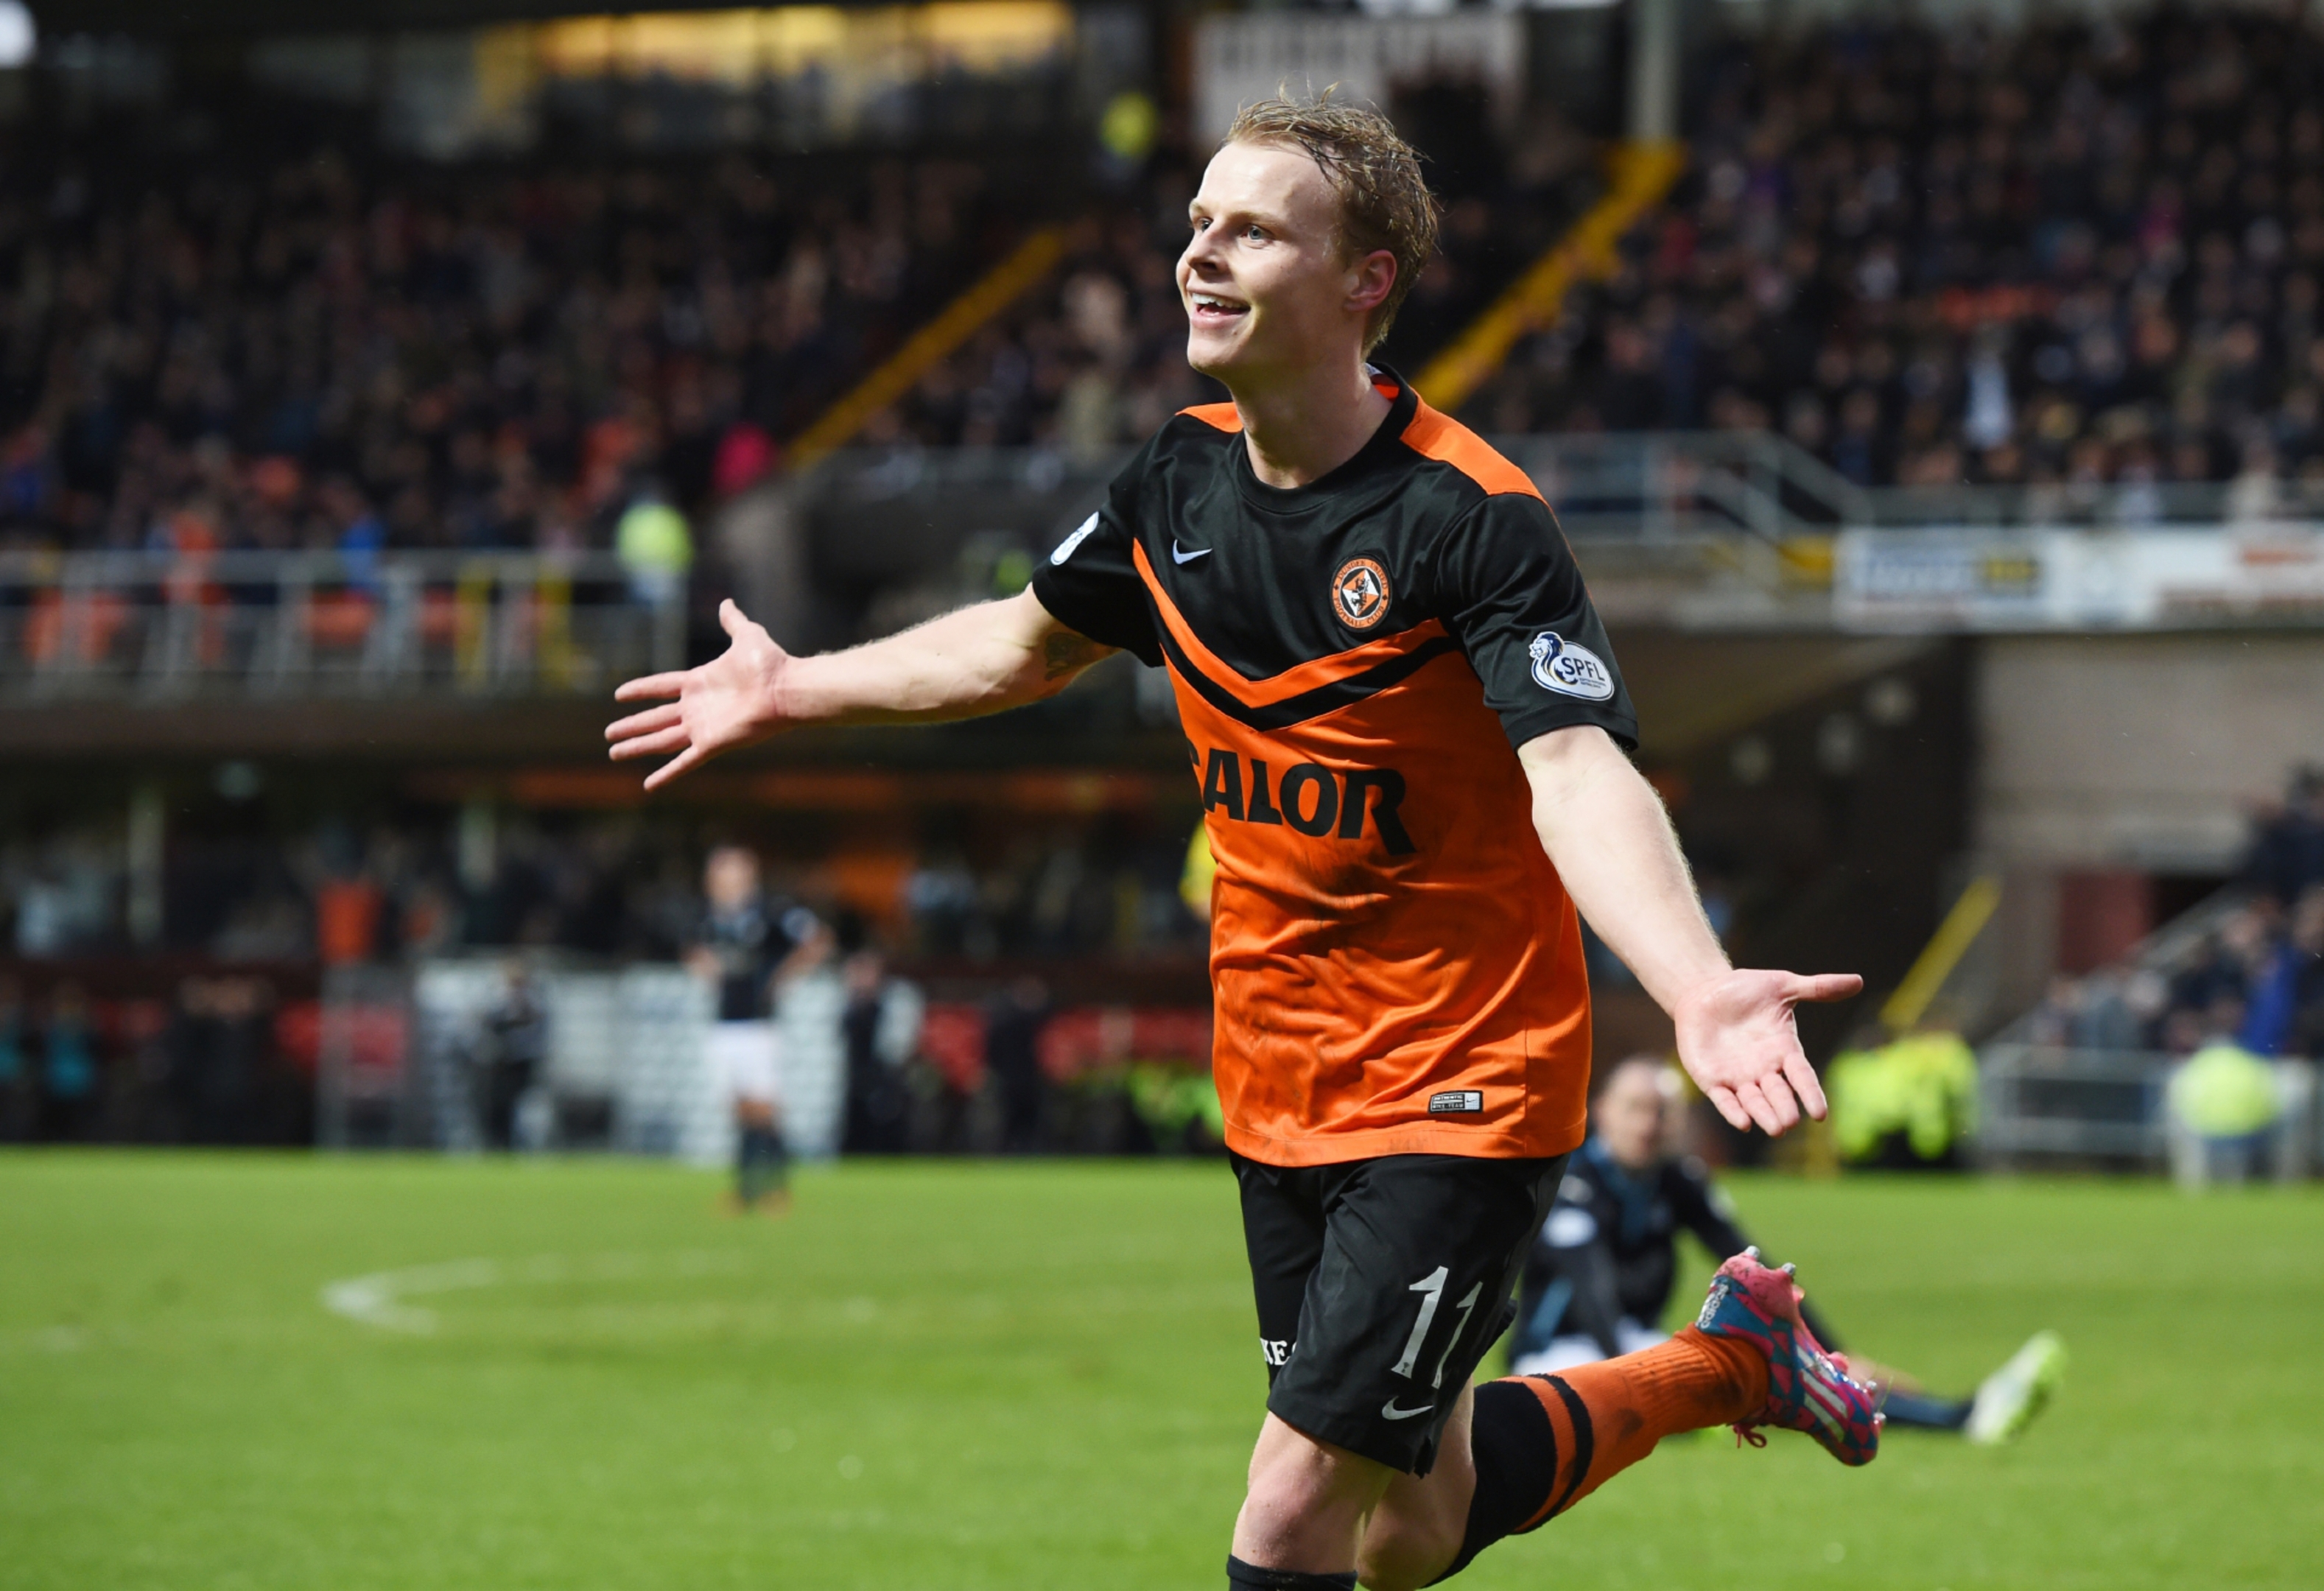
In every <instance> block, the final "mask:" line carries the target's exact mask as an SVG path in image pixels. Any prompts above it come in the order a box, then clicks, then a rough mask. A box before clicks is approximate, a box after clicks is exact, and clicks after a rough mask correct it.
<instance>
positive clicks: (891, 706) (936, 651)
mask: <svg viewBox="0 0 2324 1591" xmlns="http://www.w3.org/2000/svg"><path fill="white" fill-rule="evenodd" d="M718 622H719V623H721V624H722V625H724V626H725V629H726V634H727V635H728V637H729V638H730V643H729V645H728V646H727V648H726V650H725V651H724V652H723V653H721V654H720V655H719V656H718V657H717V658H714V659H712V660H711V661H710V662H707V663H705V664H704V665H702V667H699V668H687V669H683V670H680V671H679V672H678V673H675V674H656V675H650V676H647V677H645V678H643V679H633V680H632V681H630V682H629V683H628V684H627V685H623V686H622V688H621V689H620V690H618V691H615V692H614V693H613V697H614V700H616V701H620V702H657V701H658V702H659V703H661V705H659V706H657V707H649V708H647V709H646V710H645V711H644V712H642V713H632V714H631V715H630V716H629V717H627V718H624V719H622V720H621V721H619V722H615V723H613V724H612V725H609V726H608V727H607V729H606V731H605V739H606V740H608V741H610V742H612V750H611V753H610V754H611V756H612V757H613V760H614V761H616V762H624V761H627V760H629V759H632V758H636V757H661V756H669V761H668V762H665V763H663V764H662V765H661V766H660V767H659V768H656V769H654V770H653V772H651V773H650V774H648V775H647V776H646V788H647V789H649V790H651V789H655V788H657V787H659V786H662V785H666V784H668V783H669V781H670V780H672V779H674V778H676V777H678V775H680V774H682V773H684V772H686V771H687V769H688V768H693V767H695V766H696V765H697V764H699V763H703V762H706V761H708V760H709V759H711V758H713V757H715V756H717V755H718V754H719V753H720V752H722V751H731V750H733V749H734V748H735V747H737V746H747V745H749V744H751V743H752V741H754V740H765V739H767V738H768V737H769V736H770V735H777V734H780V733H781V732H782V731H785V730H788V729H798V728H802V727H804V726H806V725H808V724H846V723H942V722H947V721H949V720H952V719H955V718H974V717H976V716H978V715H979V714H981V713H999V712H1001V711H1002V710H1003V709H1005V708H1010V707H1021V706H1023V705H1025V704H1027V703H1029V702H1038V701H1040V700H1042V699H1043V698H1045V697H1048V696H1054V695H1056V694H1057V693H1058V692H1059V691H1061V690H1063V689H1065V686H1066V685H1068V684H1070V683H1071V682H1072V681H1073V679H1074V676H1076V675H1078V674H1080V673H1081V672H1082V670H1084V668H1087V667H1089V666H1090V665H1091V664H1093V663H1094V662H1096V661H1097V660H1098V659H1099V658H1103V657H1105V656H1107V655H1108V654H1109V653H1111V652H1112V651H1113V650H1114V648H1111V647H1107V646H1101V645H1099V644H1098V643H1097V642H1096V641H1093V640H1091V639H1088V638H1087V637H1085V636H1082V635H1078V634H1075V633H1074V631H1073V630H1068V629H1066V628H1065V626H1064V625H1062V624H1060V623H1058V622H1057V621H1056V620H1055V619H1054V618H1052V617H1050V615H1049V612H1048V610H1047V609H1046V608H1044V607H1042V606H1041V604H1040V602H1038V601H1037V600H1036V599H1035V598H1034V595H1033V593H1031V592H1030V591H1027V592H1024V593H1019V595H1017V596H1013V597H1004V598H1002V599H1001V600H1000V601H998V602H980V603H978V604H977V605H976V606H974V607H973V608H963V609H961V610H959V611H958V612H953V613H946V614H945V616H944V617H943V618H941V619H931V620H929V621H927V623H926V624H922V625H919V626H917V627H916V628H914V629H911V630H906V631H904V632H903V633H902V634H901V635H891V636H890V637H888V638H887V639H885V640H876V641H871V642H870V643H868V644H866V645H864V646H860V647H854V648H850V649H848V650H847V651H844V652H831V653H826V654H825V655H824V656H821V657H816V658H794V657H792V656H791V655H790V654H789V653H788V652H786V651H784V650H783V649H782V648H780V647H779V646H777V645H776V644H775V642H774V639H773V638H772V637H771V636H770V635H768V634H767V632H766V631H765V630H763V629H761V627H760V626H758V625H756V624H753V623H752V621H750V620H748V619H746V618H744V617H743V616H742V609H740V608H738V607H736V606H735V605H734V604H733V602H724V603H722V604H721V605H720V607H719V609H718ZM673 753H674V755H672V754H673Z"/></svg>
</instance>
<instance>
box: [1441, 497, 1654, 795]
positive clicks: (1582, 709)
mask: <svg viewBox="0 0 2324 1591" xmlns="http://www.w3.org/2000/svg"><path fill="white" fill-rule="evenodd" d="M1435 576H1436V577H1435V587H1436V589H1435V598H1436V601H1435V606H1436V610H1437V612H1439V613H1440V614H1442V615H1443V620H1444V625H1445V628H1446V629H1447V630H1451V631H1452V638H1453V639H1455V640H1457V641H1459V642H1460V643H1461V646H1462V648H1463V649H1464V650H1465V651H1466V652H1467V653H1468V655H1469V666H1470V667H1471V668H1474V669H1475V670H1476V671H1477V677H1478V678H1480V679H1481V680H1483V681H1484V682H1485V704H1486V705H1487V706H1489V707H1490V708H1491V709H1492V710H1493V711H1494V712H1495V713H1498V714H1499V715H1500V720H1501V728H1502V729H1503V731H1506V732H1507V733H1508V737H1509V744H1510V745H1512V746H1522V745H1524V744H1525V743H1526V741H1527V740H1532V739H1533V738H1534V737H1535V736H1536V735H1545V734H1547V733H1548V732H1549V731H1552V730H1560V729H1566V728H1570V727H1572V725H1574V724H1582V723H1594V724H1597V725H1598V726H1599V727H1600V728H1601V729H1603V730H1605V731H1606V732H1607V733H1608V734H1609V735H1612V736H1613V737H1614V738H1615V739H1616V740H1619V741H1620V742H1621V743H1622V745H1623V746H1624V747H1626V748H1629V749H1635V748H1636V747H1637V743H1638V720H1637V713H1635V712H1633V711H1632V710H1631V707H1630V696H1629V693H1628V691H1626V690H1624V689H1623V687H1622V675H1621V671H1620V670H1619V669H1618V668H1617V667H1615V666H1614V650H1613V648H1611V647H1610V646H1609V645H1608V644H1607V641H1606V628H1605V626H1604V625H1602V624H1600V622H1599V621H1598V612H1597V610H1596V609H1594V608H1592V607H1591V605H1590V593H1589V592H1588V591H1587V590H1585V589H1584V588H1583V586H1582V571H1581V570H1580V569H1578V568H1576V567H1575V566H1574V563H1573V554H1572V551H1571V550H1570V549H1569V548H1568V547H1566V545H1565V534H1564V532H1563V531H1562V530H1560V529H1558V528H1557V520H1556V518H1555V516H1554V515H1553V514H1551V512H1550V511H1549V505H1548V504H1547V503H1545V502H1544V501H1542V500H1541V499H1540V498H1538V497H1535V496H1532V495H1530V494H1528V493H1526V492H1499V493H1497V494H1495V495H1493V496H1491V497H1489V498H1487V499H1486V500H1485V501H1482V502H1480V503H1479V504H1478V505H1477V506H1476V507H1475V508H1473V509H1471V510H1469V512H1468V513H1467V514H1465V515H1463V516H1462V519H1461V521H1460V523H1458V524H1456V525H1455V526H1453V527H1452V529H1451V530H1449V531H1447V532H1446V533H1445V537H1444V540H1443V544H1442V546H1441V547H1439V549H1438V553H1437V559H1436V571H1435Z"/></svg>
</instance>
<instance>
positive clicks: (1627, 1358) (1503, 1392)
mask: <svg viewBox="0 0 2324 1591" xmlns="http://www.w3.org/2000/svg"><path fill="white" fill-rule="evenodd" d="M1766 1401H1767V1361H1766V1359H1765V1358H1764V1357H1762V1356H1761V1355H1760V1353H1759V1350H1758V1349H1757V1348H1756V1347H1752V1346H1751V1345H1750V1344H1748V1343H1746V1342H1737V1341H1734V1340H1732V1339H1730V1338H1723V1337H1705V1336H1704V1335H1703V1334H1702V1333H1701V1332H1700V1331H1697V1330H1696V1329H1694V1328H1693V1327H1692V1326H1689V1327H1687V1328H1686V1329H1683V1330H1682V1331H1681V1332H1680V1333H1679V1334H1678V1335H1677V1336H1676V1337H1674V1338H1671V1339H1670V1340H1669V1341H1668V1342H1665V1343H1660V1344H1657V1345H1656V1346H1655V1347H1650V1348H1648V1349H1646V1351H1645V1352H1644V1353H1637V1354H1624V1355H1623V1356H1621V1357H1620V1358H1618V1359H1605V1360H1601V1361H1600V1362H1599V1363H1598V1364H1595V1365H1581V1366H1575V1367H1574V1368H1573V1369H1571V1370H1564V1371H1560V1372H1559V1373H1558V1374H1557V1375H1515V1376H1510V1377H1508V1379H1506V1380H1502V1381H1489V1382H1487V1383H1486V1384H1484V1385H1482V1386H1480V1387H1479V1388H1478V1389H1477V1400H1476V1404H1475V1414H1474V1418H1473V1419H1472V1420H1471V1423H1470V1428H1469V1451H1470V1455H1471V1458H1473V1459H1474V1460H1475V1463H1476V1467H1477V1489H1476V1491H1475V1493H1474V1494H1472V1495H1471V1499H1470V1504H1469V1523H1468V1529H1467V1531H1465V1533H1464V1536H1463V1539H1462V1543H1461V1550H1460V1553H1459V1555H1458V1556H1457V1557H1456V1558H1454V1559H1453V1560H1452V1565H1451V1567H1450V1568H1446V1569H1445V1571H1444V1572H1443V1575H1440V1576H1439V1577H1438V1578H1439V1579H1449V1578H1450V1577H1452V1576H1453V1575H1456V1574H1459V1573H1460V1572H1461V1571H1462V1569H1464V1568H1468V1567H1469V1564H1470V1562H1471V1559H1474V1558H1475V1557H1476V1556H1477V1554H1478V1553H1480V1552H1481V1551H1483V1550H1485V1549H1486V1548H1487V1547H1489V1546H1490V1545H1491V1544H1492V1543H1493V1542H1495V1541H1498V1540H1500V1539H1501V1538H1502V1537H1503V1536H1514V1535H1520V1534H1522V1533H1524V1532H1525V1531H1530V1530H1533V1529H1535V1528H1536V1527H1537V1526H1539V1525H1541V1524H1542V1523H1543V1522H1545V1521H1547V1520H1549V1519H1551V1518H1552V1517H1554V1516H1555V1515H1557V1514H1560V1513H1564V1512H1565V1511H1566V1510H1567V1509H1569V1508H1571V1507H1572V1506H1573V1505H1574V1504H1576V1503H1579V1502H1580V1501H1582V1498H1584V1497H1587V1496H1588V1495H1589V1494H1591V1493H1592V1492H1594V1491H1596V1490H1597V1489H1598V1488H1599V1487H1600V1486H1601V1485H1605V1484H1606V1482H1608V1481H1609V1480H1610V1479H1612V1478H1613V1477H1614V1476H1617V1475H1619V1474H1620V1473H1621V1472H1622V1471H1623V1470H1625V1469H1628V1467H1630V1466H1631V1465H1633V1464H1636V1463H1637V1461H1638V1460H1639V1459H1641V1458H1645V1457H1646V1455H1647V1454H1649V1453H1651V1452H1653V1451H1654V1450H1655V1443H1656V1442H1659V1441H1661V1440H1662V1439H1663V1438H1665V1437H1666V1436H1674V1435H1676V1434H1677V1433H1678V1432H1680V1431H1683V1430H1702V1429H1704V1428H1705V1427H1707V1426H1714V1425H1731V1424H1733V1423H1734V1422H1735V1421H1738V1420H1744V1419H1748V1417H1749V1416H1751V1415H1752V1414H1754V1413H1756V1412H1758V1410H1759V1408H1760V1407H1761V1405H1763V1404H1765V1403H1766Z"/></svg>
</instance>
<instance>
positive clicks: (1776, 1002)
mask: <svg viewBox="0 0 2324 1591" xmlns="http://www.w3.org/2000/svg"><path fill="white" fill-rule="evenodd" d="M1863 987H1864V979H1861V978H1858V976H1857V975H1856V974H1855V973H1853V972H1825V973H1821V974H1819V975H1817V976H1814V977H1803V976H1801V975H1800V974H1799V973H1797V972H1767V971H1757V970H1746V969H1739V968H1738V969H1737V970H1732V971H1729V972H1725V973H1721V974H1720V976H1718V977H1716V978H1712V979H1707V980H1705V981H1704V982H1702V983H1701V984H1698V985H1697V986H1696V987H1695V988H1693V989H1689V990H1688V991H1687V992H1686V993H1685V994H1684V995H1683V996H1682V997H1680V998H1679V1001H1678V1003H1677V1005H1676V1007H1674V1009H1673V1010H1672V1012H1671V1016H1672V1020H1673V1021H1674V1023H1675V1024H1676V1025H1677V1028H1678V1058H1679V1063H1680V1064H1681V1065H1683V1066H1684V1067H1685V1068H1686V1074H1687V1075H1688V1076H1689V1077H1691V1078H1692V1079H1694V1081H1695V1086H1696V1087H1698V1088H1700V1089H1701V1090H1702V1092H1703V1096H1704V1098H1706V1099H1709V1100H1710V1101H1711V1105H1712V1106H1713V1107H1714V1108H1716V1109H1717V1110H1718V1112H1719V1114H1720V1115H1721V1116H1723V1117H1726V1118H1727V1122H1728V1125H1729V1126H1730V1127H1734V1128H1736V1129H1737V1130H1738V1131H1740V1132H1749V1131H1750V1130H1751V1129H1752V1128H1753V1127H1757V1128H1758V1129H1759V1130H1760V1131H1762V1132H1764V1133H1766V1135H1767V1136H1769V1137H1771V1138H1772V1137H1775V1136H1779V1135H1781V1134H1783V1133H1784V1132H1787V1131H1789V1130H1790V1129H1791V1128H1793V1127H1796V1126H1798V1125H1799V1120H1800V1115H1801V1113H1802V1112H1803V1111H1805V1112H1806V1114H1808V1115H1809V1116H1812V1117H1815V1119H1816V1120H1818V1121H1821V1120H1822V1119H1823V1117H1824V1110H1825V1106H1824V1099H1823V1086H1822V1085H1821V1083H1819V1082H1817V1081H1816V1074H1815V1069H1814V1068H1813V1067H1812V1066H1810V1065H1809V1064H1808V1058H1807V1056H1806V1055H1805V1054H1804V1053H1802V1051H1801V1049H1800V1035H1799V1028H1798V1026H1797V1025H1795V1024H1794V1022H1793V1020H1792V1007H1794V1006H1796V1005H1798V1004H1799V1003H1800V1002H1801V1001H1802V1000H1818V1001H1822V1000H1844V999H1847V998H1849V996H1851V995H1853V994H1855V993H1857V992H1858V990H1860V989H1863Z"/></svg>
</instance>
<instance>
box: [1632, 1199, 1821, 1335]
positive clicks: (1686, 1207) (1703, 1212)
mask: <svg viewBox="0 0 2324 1591" xmlns="http://www.w3.org/2000/svg"><path fill="white" fill-rule="evenodd" d="M1664 1186H1665V1191H1666V1192H1667V1193H1668V1196H1669V1198H1670V1201H1671V1213H1672V1214H1673V1215H1674V1216H1676V1217H1677V1218H1678V1222H1679V1225H1680V1226H1682V1227H1684V1228H1686V1229H1687V1230H1688V1231H1690V1232H1692V1233H1693V1234H1694V1236H1695V1238H1696V1240H1697V1241H1698V1242H1700V1243H1701V1245H1702V1246H1703V1247H1705V1248H1707V1249H1709V1250H1710V1251H1711V1258H1712V1259H1713V1260H1716V1261H1719V1262H1720V1263H1722V1264H1723V1263H1724V1262H1726V1261H1728V1260H1730V1259H1733V1258H1734V1257H1735V1256H1736V1255H1738V1254H1741V1253H1742V1252H1743V1251H1744V1250H1745V1249H1747V1248H1748V1247H1750V1246H1751V1240H1750V1239H1749V1238H1748V1237H1745V1236H1743V1228H1740V1227H1738V1226H1737V1225H1736V1224H1735V1217H1734V1213H1733V1207H1732V1206H1731V1205H1729V1203H1728V1202H1727V1195H1726V1194H1724V1193H1722V1192H1720V1191H1719V1188H1718V1186H1717V1184H1715V1183H1713V1182H1711V1173H1710V1172H1709V1171H1708V1170H1706V1169H1705V1168H1704V1166H1703V1164H1702V1163H1701V1161H1699V1160H1693V1159H1688V1160H1683V1161H1681V1162H1679V1163H1677V1164H1676V1165H1674V1167H1672V1168H1671V1172H1670V1174H1669V1175H1668V1176H1667V1177H1666V1178H1665V1179H1664ZM1767 1263H1768V1264H1769V1265H1774V1264H1775V1261H1774V1260H1772V1259H1771V1260H1768V1261H1767ZM1800 1318H1801V1319H1803V1320H1805V1321H1806V1322H1807V1323H1808V1330H1809V1331H1810V1332H1811V1333H1812V1334H1813V1336H1814V1338H1815V1339H1816V1340H1817V1341H1818V1342H1820V1343H1821V1344H1823V1346H1824V1347H1827V1348H1831V1349H1832V1350H1834V1351H1838V1349H1839V1347H1840V1339H1839V1338H1836V1337H1834V1336H1832V1334H1831V1327H1830V1326H1829V1325H1827V1324H1826V1323H1825V1321H1824V1320H1823V1319H1822V1318H1821V1316H1819V1315H1818V1314H1817V1313H1816V1312H1815V1311H1814V1310H1813V1309H1812V1308H1811V1307H1809V1306H1808V1305H1807V1304H1804V1303H1803V1304H1802V1305H1801V1306H1800Z"/></svg>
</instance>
